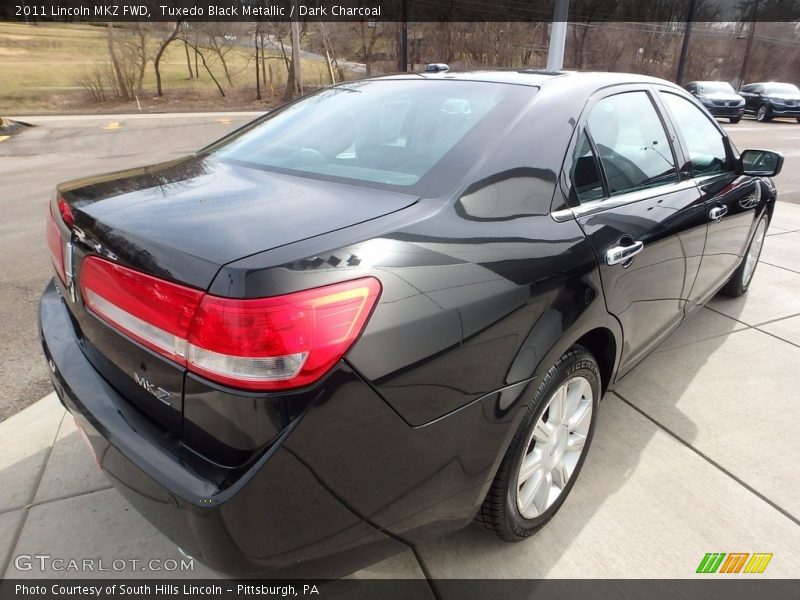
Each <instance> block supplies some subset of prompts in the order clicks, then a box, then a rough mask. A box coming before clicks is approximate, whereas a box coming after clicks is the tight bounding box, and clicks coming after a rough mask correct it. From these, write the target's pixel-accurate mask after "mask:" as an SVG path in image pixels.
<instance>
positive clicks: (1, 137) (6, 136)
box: [0, 135, 11, 142]
mask: <svg viewBox="0 0 800 600" xmlns="http://www.w3.org/2000/svg"><path fill="white" fill-rule="evenodd" d="M10 137H11V136H10V135H0V142H5V141H6V140H7V139H8V138H10Z"/></svg>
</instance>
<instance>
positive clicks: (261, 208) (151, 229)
mask: <svg viewBox="0 0 800 600" xmlns="http://www.w3.org/2000/svg"><path fill="white" fill-rule="evenodd" d="M59 195H60V197H62V198H64V200H65V201H66V204H67V205H68V206H69V207H70V209H71V210H72V214H73V216H74V219H75V224H74V227H73V228H72V232H71V244H72V249H71V251H70V253H69V254H70V256H71V257H72V264H71V265H69V266H70V270H71V272H73V273H74V279H73V281H72V283H73V289H74V290H75V293H74V294H71V293H70V289H69V285H67V284H65V283H64V282H61V286H62V291H63V295H64V297H65V298H66V301H67V305H68V306H69V309H70V312H71V314H72V316H73V320H74V322H75V325H76V329H77V330H78V331H79V333H80V337H81V341H82V346H83V349H84V352H85V354H86V356H87V357H88V358H89V360H90V361H91V362H92V364H93V365H94V367H95V368H96V369H97V370H98V371H99V372H100V373H101V375H103V377H105V378H106V380H107V381H109V383H111V384H112V385H113V386H114V387H115V388H116V389H117V390H118V391H119V392H120V393H121V394H122V395H123V396H124V397H125V398H127V399H128V400H129V401H130V402H131V403H133V404H134V405H136V406H137V407H138V408H139V409H140V410H141V411H142V412H144V413H145V414H146V415H148V416H149V417H150V418H151V419H152V420H154V421H156V422H157V423H158V424H159V425H160V426H162V427H163V428H164V429H165V430H166V431H167V432H168V433H170V434H176V435H179V434H181V432H182V426H183V385H184V376H185V373H186V369H185V367H184V366H182V365H181V364H179V363H178V362H175V361H173V360H170V359H168V358H166V357H164V356H162V355H161V354H159V353H158V352H154V351H153V350H151V349H150V348H147V347H146V346H145V345H143V344H141V343H139V342H138V341H136V340H135V339H134V337H132V336H130V335H127V334H126V333H123V332H122V331H120V329H119V328H118V327H115V326H113V325H110V324H109V322H108V320H107V319H104V318H103V317H102V316H101V315H99V314H98V313H97V311H95V312H93V311H91V310H90V309H89V308H87V306H86V305H85V302H84V298H83V296H82V294H81V277H82V272H83V267H84V264H88V263H86V261H88V260H90V258H91V260H95V261H96V260H98V259H100V260H104V261H108V262H109V263H112V264H114V265H120V266H123V267H125V268H130V269H133V270H135V271H138V272H141V273H144V274H147V275H150V276H154V277H156V278H158V279H160V280H164V281H166V282H171V283H175V284H179V285H181V286H185V287H188V288H192V289H194V290H196V291H197V292H198V293H200V294H202V293H203V292H204V291H205V290H206V289H207V288H208V287H209V286H210V284H211V282H212V281H213V279H214V277H215V275H216V273H217V272H218V271H219V269H220V268H221V267H222V266H223V265H225V264H227V263H229V262H232V261H235V260H238V259H241V258H244V257H246V256H250V255H252V254H256V253H259V252H264V251H266V250H269V249H272V248H275V247H278V246H283V245H286V244H290V243H292V242H295V241H299V240H303V239H308V238H310V237H315V236H319V235H323V234H325V233H328V232H331V231H334V230H337V229H343V228H346V227H349V226H351V225H355V224H357V223H361V222H364V221H368V220H372V219H376V218H379V217H381V216H384V215H386V214H388V213H392V212H395V211H398V210H402V209H403V208H405V207H407V206H410V205H412V204H414V203H415V202H416V201H417V198H416V197H413V196H409V195H405V194H399V193H394V192H388V191H383V190H376V189H367V188H362V187H357V186H351V185H346V184H341V183H333V182H325V181H322V182H321V181H317V180H312V179H306V178H299V177H294V176H291V175H285V174H277V173H271V172H267V171H262V170H258V169H252V168H247V167H243V166H239V165H234V164H229V163H225V162H221V161H219V160H211V159H207V158H206V159H203V158H197V157H189V158H187V159H182V160H178V161H173V162H170V163H165V164H162V165H156V166H154V167H145V168H142V169H134V170H130V171H124V172H120V173H114V174H111V175H107V176H102V177H97V178H92V179H84V180H79V181H75V182H70V183H68V184H65V185H62V186H61V187H60V188H59ZM59 229H60V231H61V233H62V236H63V240H62V241H64V242H67V241H68V234H67V231H66V227H65V226H64V224H63V222H62V223H60V225H59ZM228 292H229V293H228V295H230V296H232V297H235V296H236V295H237V290H236V289H233V288H230V289H228Z"/></svg>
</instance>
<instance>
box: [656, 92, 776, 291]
mask: <svg viewBox="0 0 800 600" xmlns="http://www.w3.org/2000/svg"><path fill="white" fill-rule="evenodd" d="M659 98H660V100H661V101H662V102H663V103H664V106H665V108H666V111H667V113H668V116H669V119H670V121H671V122H672V124H673V125H674V127H675V129H676V131H677V134H678V138H679V141H680V144H681V147H682V149H683V152H682V153H683V154H684V156H685V157H686V162H685V163H684V164H683V165H682V167H681V171H682V173H683V174H685V175H687V176H689V177H691V178H692V180H693V181H694V182H695V184H696V185H697V187H698V189H699V191H700V193H701V195H702V198H703V202H704V204H705V210H706V213H707V219H708V233H707V237H706V244H705V250H704V252H703V260H702V262H701V265H700V269H699V272H698V274H697V279H696V282H695V284H694V287H693V289H692V290H691V292H690V297H689V302H690V304H696V303H698V302H704V301H705V300H706V299H707V298H708V297H709V296H711V295H712V294H713V293H715V292H716V291H717V289H719V288H720V287H721V286H722V285H723V284H724V283H725V282H726V281H727V280H728V278H729V277H730V276H731V274H732V273H733V271H734V270H735V269H736V267H737V266H738V265H739V262H740V260H741V258H742V256H744V252H745V250H746V248H747V244H748V242H749V240H750V233H751V231H752V229H753V227H754V225H755V220H756V216H757V214H756V210H757V208H758V207H759V206H760V205H761V186H760V185H759V183H758V180H757V179H756V178H754V177H750V176H745V175H737V173H736V170H735V162H736V161H735V157H734V156H733V146H732V145H731V144H730V142H729V140H728V137H727V135H726V134H725V133H724V131H723V130H722V129H721V128H720V127H719V125H718V124H717V123H716V122H715V121H714V120H713V119H711V118H709V117H708V116H707V115H706V114H705V112H704V111H703V110H702V109H700V108H699V107H698V106H697V105H696V104H695V103H694V102H693V101H692V100H691V99H690V98H687V97H686V96H684V95H683V94H680V93H678V92H676V91H674V90H672V89H667V88H661V89H659Z"/></svg>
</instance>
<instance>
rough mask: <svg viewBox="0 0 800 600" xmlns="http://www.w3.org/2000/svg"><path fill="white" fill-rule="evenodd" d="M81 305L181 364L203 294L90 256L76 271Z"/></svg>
mask: <svg viewBox="0 0 800 600" xmlns="http://www.w3.org/2000/svg"><path fill="white" fill-rule="evenodd" d="M80 281H81V296H82V297H83V303H84V304H85V305H86V306H87V307H88V308H89V310H91V311H92V312H93V313H95V314H96V315H97V316H99V317H100V318H101V319H103V320H104V321H106V322H107V323H108V324H110V325H112V326H114V327H116V328H117V329H119V330H121V331H122V332H123V333H125V334H127V335H129V336H130V337H132V338H133V339H135V340H136V341H138V342H140V343H142V344H144V345H145V346H148V347H149V348H151V349H153V350H155V351H156V352H158V353H160V354H163V355H164V356H166V357H167V358H170V359H172V360H174V361H176V362H179V363H181V364H185V362H184V357H185V355H186V337H187V335H188V333H189V326H190V325H191V322H192V316H193V315H194V312H195V310H197V307H198V306H199V304H200V299H201V298H202V297H203V292H201V291H199V290H194V289H191V288H187V287H184V286H182V285H178V284H176V283H170V282H169V281H164V280H163V279H158V278H156V277H151V276H150V275H145V274H144V273H140V272H138V271H134V270H133V269H128V268H126V267H122V266H120V265H116V264H114V263H112V262H109V261H107V260H103V259H100V258H96V257H94V256H90V257H88V258H86V259H85V260H84V261H83V265H82V266H81V272H80Z"/></svg>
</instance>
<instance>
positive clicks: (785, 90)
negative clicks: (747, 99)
mask: <svg viewBox="0 0 800 600" xmlns="http://www.w3.org/2000/svg"><path fill="white" fill-rule="evenodd" d="M764 89H765V90H766V92H767V93H768V94H786V95H788V96H800V90H799V89H797V86H796V85H792V84H791V83H768V84H766V85H765V86H764Z"/></svg>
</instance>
